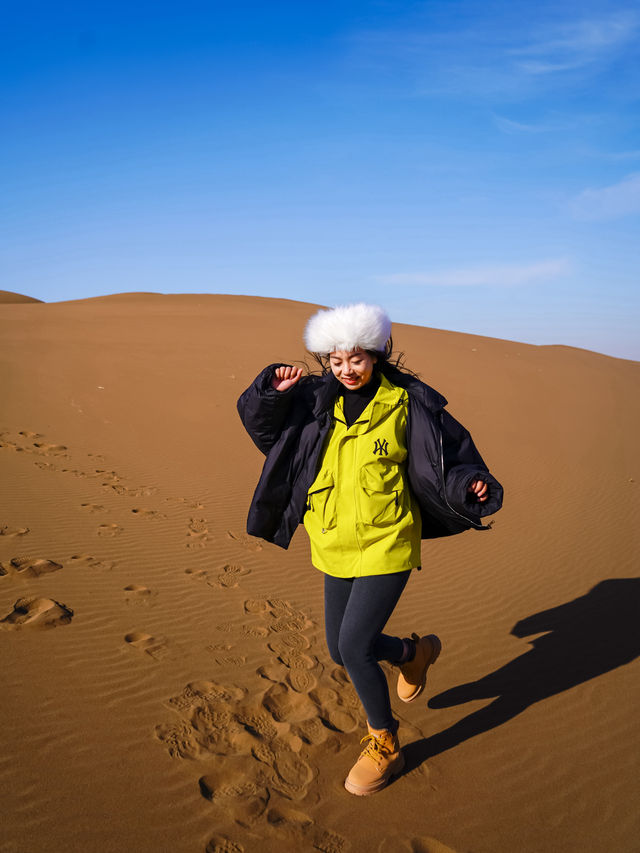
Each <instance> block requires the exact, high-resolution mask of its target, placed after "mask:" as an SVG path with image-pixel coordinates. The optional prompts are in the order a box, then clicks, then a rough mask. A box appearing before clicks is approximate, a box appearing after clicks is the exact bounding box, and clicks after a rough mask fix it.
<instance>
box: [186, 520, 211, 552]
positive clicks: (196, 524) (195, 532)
mask: <svg viewBox="0 0 640 853" xmlns="http://www.w3.org/2000/svg"><path fill="white" fill-rule="evenodd" d="M207 525H208V522H207V520H206V518H191V519H190V520H189V529H188V532H187V540H188V541H187V543H186V547H187V548H188V549H189V550H193V549H194V548H204V547H205V545H206V544H207V542H208V541H209V535H208V534H209V528H208V527H207Z"/></svg>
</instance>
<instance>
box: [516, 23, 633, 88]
mask: <svg viewBox="0 0 640 853" xmlns="http://www.w3.org/2000/svg"><path fill="white" fill-rule="evenodd" d="M637 29H638V16H637V15H636V14H633V13H631V12H622V13H617V14H614V15H612V16H610V17H609V18H606V19H600V20H590V21H578V22H576V23H574V24H571V25H568V26H564V27H563V28H562V29H560V30H559V31H558V32H557V34H555V35H551V36H547V37H545V36H544V34H543V35H542V37H541V38H539V39H538V40H536V41H533V42H532V43H531V44H528V45H522V46H519V47H514V48H512V49H511V50H510V53H511V54H512V55H514V56H523V57H528V56H531V57H534V59H532V60H528V59H525V60H524V61H522V62H518V63H517V64H518V66H519V67H520V69H521V70H522V71H524V72H525V73H526V74H534V75H544V74H556V73H558V72H564V71H572V70H574V69H577V68H581V67H583V66H586V65H589V64H591V63H593V62H596V61H598V60H600V59H602V58H603V57H605V56H607V55H608V54H611V53H613V52H616V51H617V50H618V49H619V48H620V47H623V46H625V45H626V44H627V43H628V42H630V41H631V40H632V39H633V38H634V37H635V35H636V32H637Z"/></svg>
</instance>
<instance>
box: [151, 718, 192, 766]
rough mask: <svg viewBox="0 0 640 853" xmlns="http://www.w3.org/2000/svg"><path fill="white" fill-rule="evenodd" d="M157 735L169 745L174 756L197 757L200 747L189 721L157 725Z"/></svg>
mask: <svg viewBox="0 0 640 853" xmlns="http://www.w3.org/2000/svg"><path fill="white" fill-rule="evenodd" d="M156 737H157V738H158V740H161V741H162V742H163V743H164V744H165V745H166V747H167V750H168V751H169V755H170V756H172V758H197V757H198V756H199V755H200V747H199V746H198V742H197V741H196V739H195V737H194V735H193V729H192V728H191V726H189V725H188V724H187V723H183V722H180V723H171V724H168V725H164V726H156Z"/></svg>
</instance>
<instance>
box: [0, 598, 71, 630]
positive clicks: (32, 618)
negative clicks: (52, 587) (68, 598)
mask: <svg viewBox="0 0 640 853" xmlns="http://www.w3.org/2000/svg"><path fill="white" fill-rule="evenodd" d="M72 619H73V610H72V609H71V608H70V607H67V606H66V605H65V604H60V602H58V601H53V599H51V598H19V599H18V600H17V601H16V603H15V604H14V605H13V610H12V611H11V613H9V614H8V615H7V616H5V617H4V619H1V620H0V628H2V629H4V630H6V631H11V630H14V631H17V630H20V629H21V628H56V627H57V626H58V625H67V624H68V623H69V622H71V620H72Z"/></svg>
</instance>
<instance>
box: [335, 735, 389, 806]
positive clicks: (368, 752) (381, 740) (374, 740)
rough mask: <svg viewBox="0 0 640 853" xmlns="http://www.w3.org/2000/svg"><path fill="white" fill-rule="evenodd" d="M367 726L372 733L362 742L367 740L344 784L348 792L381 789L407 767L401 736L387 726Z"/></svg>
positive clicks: (359, 792)
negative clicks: (373, 727) (377, 727)
mask: <svg viewBox="0 0 640 853" xmlns="http://www.w3.org/2000/svg"><path fill="white" fill-rule="evenodd" d="M367 728H368V729H369V734H368V735H365V737H363V738H362V740H361V741H360V743H364V742H365V741H368V743H367V745H366V746H365V748H364V749H363V750H362V752H361V753H360V757H359V758H358V760H357V761H356V763H355V764H354V765H353V767H352V768H351V770H350V771H349V775H348V776H347V778H346V779H345V783H344V786H345V788H346V789H347V791H349V792H350V793H351V794H356V795H357V796H359V797H364V796H366V795H367V794H375V793H376V791H380V790H381V789H382V788H384V786H385V785H386V784H387V783H388V782H389V779H390V778H391V777H392V776H394V775H395V774H396V773H400V771H401V770H402V768H403V767H404V755H403V754H402V750H401V749H400V744H399V742H398V735H397V734H392V733H391V732H390V731H387V730H386V729H372V728H371V726H370V725H369V724H368V723H367Z"/></svg>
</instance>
